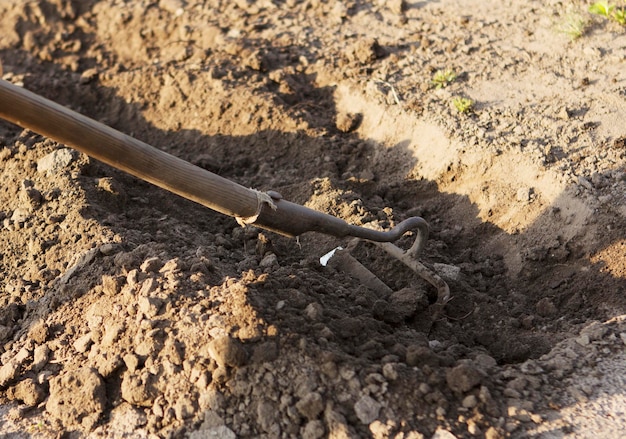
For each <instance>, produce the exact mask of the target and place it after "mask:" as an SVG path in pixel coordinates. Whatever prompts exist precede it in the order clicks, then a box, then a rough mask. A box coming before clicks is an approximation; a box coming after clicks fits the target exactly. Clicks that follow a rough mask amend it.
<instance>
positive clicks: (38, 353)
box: [31, 344, 50, 372]
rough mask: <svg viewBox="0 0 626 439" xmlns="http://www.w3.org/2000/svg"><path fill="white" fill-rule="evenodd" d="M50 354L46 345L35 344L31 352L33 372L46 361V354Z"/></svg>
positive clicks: (40, 367)
mask: <svg viewBox="0 0 626 439" xmlns="http://www.w3.org/2000/svg"><path fill="white" fill-rule="evenodd" d="M49 355H50V348H49V347H48V345H45V344H42V345H38V346H35V350H34V352H33V364H32V365H31V368H32V369H33V370H34V371H35V372H39V371H40V370H41V369H43V367H44V366H45V365H46V364H47V363H48V356H49Z"/></svg>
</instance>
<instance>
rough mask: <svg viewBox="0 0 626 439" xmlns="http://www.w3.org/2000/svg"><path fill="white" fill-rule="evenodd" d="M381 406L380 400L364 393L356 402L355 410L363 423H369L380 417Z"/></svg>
mask: <svg viewBox="0 0 626 439" xmlns="http://www.w3.org/2000/svg"><path fill="white" fill-rule="evenodd" d="M381 407H382V406H381V404H380V403H379V402H378V401H376V400H375V399H373V398H372V397H370V396H368V395H363V396H362V397H361V398H360V399H359V400H358V401H357V402H356V403H355V404H354V412H355V414H356V416H357V418H359V420H360V421H361V422H362V423H363V424H366V425H369V424H371V423H372V422H374V421H375V420H376V418H378V414H379V413H380V409H381Z"/></svg>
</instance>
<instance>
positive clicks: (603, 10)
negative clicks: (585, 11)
mask: <svg viewBox="0 0 626 439" xmlns="http://www.w3.org/2000/svg"><path fill="white" fill-rule="evenodd" d="M613 9H615V6H614V5H611V4H609V2H606V1H600V2H595V3H594V4H592V5H591V6H589V12H591V13H592V14H596V15H601V16H603V17H606V18H610V17H611V13H612V12H613Z"/></svg>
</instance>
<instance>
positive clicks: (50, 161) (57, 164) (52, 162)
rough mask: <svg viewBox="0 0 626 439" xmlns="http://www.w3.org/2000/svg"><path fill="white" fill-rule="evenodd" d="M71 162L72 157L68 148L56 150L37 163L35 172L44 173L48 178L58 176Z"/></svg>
mask: <svg viewBox="0 0 626 439" xmlns="http://www.w3.org/2000/svg"><path fill="white" fill-rule="evenodd" d="M73 160H74V155H73V154H72V151H71V150H69V149H68V148H62V149H57V150H56V151H54V152H51V153H50V154H48V155H46V156H44V157H42V158H41V159H39V160H38V161H37V172H41V173H43V172H45V173H46V174H47V175H49V176H50V175H54V174H58V173H59V172H61V171H63V170H64V169H65V168H66V167H67V166H68V165H69V164H70V163H72V161H73Z"/></svg>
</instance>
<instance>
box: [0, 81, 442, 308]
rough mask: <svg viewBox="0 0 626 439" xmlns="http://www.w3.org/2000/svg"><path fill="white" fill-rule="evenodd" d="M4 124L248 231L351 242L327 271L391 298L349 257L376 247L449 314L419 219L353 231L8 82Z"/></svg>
mask: <svg viewBox="0 0 626 439" xmlns="http://www.w3.org/2000/svg"><path fill="white" fill-rule="evenodd" d="M0 117H1V118H3V119H6V120H7V121H9V122H12V123H14V124H16V125H19V126H21V127H22V128H26V129H29V130H32V131H34V132H36V133H38V134H41V135H43V136H46V137H49V138H51V139H53V140H55V141H57V142H59V143H63V144H65V145H67V146H70V147H72V148H74V149H76V150H78V151H81V152H83V153H85V154H87V155H89V156H91V157H93V158H95V159H97V160H100V161H102V162H104V163H106V164H108V165H110V166H113V167H114V168H117V169H120V170H122V171H125V172H128V173H129V174H131V175H133V176H135V177H138V178H140V179H142V180H145V181H147V182H150V183H152V184H154V185H156V186H159V187H161V188H163V189H166V190H168V191H170V192H173V193H175V194H177V195H180V196H182V197H184V198H187V199H189V200H192V201H195V202H197V203H199V204H201V205H203V206H206V207H208V208H210V209H213V210H215V211H217V212H220V213H222V214H224V215H229V216H231V217H234V218H235V219H236V220H237V222H238V223H239V224H241V225H242V226H245V225H254V226H255V227H259V228H262V229H266V230H270V231H272V232H276V233H279V234H281V235H285V236H289V237H296V236H299V235H302V234H303V233H307V232H318V233H323V234H327V235H331V236H335V237H338V238H345V237H352V238H353V239H352V240H350V242H349V244H348V245H347V246H346V249H343V248H341V247H337V248H336V249H335V250H333V251H332V252H330V253H328V254H327V255H325V256H324V257H322V258H321V259H320V262H321V263H322V264H323V265H326V264H327V263H331V261H332V263H333V264H334V265H335V266H336V267H337V268H339V269H340V270H343V271H345V272H347V273H348V274H350V275H351V276H352V277H354V278H356V279H358V280H359V281H360V282H362V283H364V284H365V285H366V286H368V287H370V288H372V289H374V290H381V289H382V291H381V292H389V291H390V288H389V287H388V286H387V285H385V284H384V283H383V282H382V281H381V280H380V279H378V278H377V277H376V276H375V275H374V274H373V273H372V272H371V271H369V270H368V269H367V268H366V267H364V266H363V265H362V264H361V263H360V262H358V261H357V260H356V259H355V258H354V257H352V256H351V255H350V254H349V252H350V250H353V249H354V248H355V247H356V245H357V244H358V242H360V240H365V241H370V242H373V243H375V244H376V245H378V246H380V247H381V248H382V249H384V250H385V251H386V252H387V253H389V254H390V255H391V256H393V257H394V258H397V259H399V260H400V261H402V262H403V263H404V264H406V265H407V266H408V267H409V268H410V269H411V270H413V271H415V272H416V273H417V274H418V275H419V276H420V277H422V278H423V279H425V280H426V281H427V282H429V283H430V284H431V285H433V286H434V287H435V288H436V289H437V297H438V298H437V303H438V304H439V305H441V306H443V305H444V304H445V303H446V301H447V300H448V299H449V294H450V290H449V288H448V285H447V284H446V283H445V282H444V281H443V280H442V279H441V278H440V277H439V276H437V275H436V274H435V273H433V272H432V271H430V270H429V269H427V268H426V267H425V266H424V265H422V264H421V263H420V262H419V261H418V260H417V255H418V254H419V252H420V251H421V250H422V249H423V247H424V245H425V243H426V240H427V239H428V224H427V223H426V221H425V220H424V219H422V218H420V217H412V218H409V219H407V220H404V221H402V222H401V223H399V224H398V225H396V227H394V228H392V229H391V230H388V231H381V230H375V229H373V228H366V227H361V226H356V225H352V224H348V223H347V222H345V221H344V220H342V219H340V218H337V217H334V216H332V215H328V214H325V213H322V212H318V211H316V210H313V209H309V208H307V207H305V206H301V205H298V204H295V203H292V202H289V201H287V200H285V199H283V197H282V196H281V195H280V194H279V193H278V192H275V191H267V192H260V191H258V190H255V189H249V188H246V187H244V186H242V185H240V184H238V183H235V182H233V181H230V180H228V179H226V178H224V177H221V176H219V175H216V174H214V173H212V172H209V171H207V170H205V169H203V168H200V167H198V166H195V165H193V164H191V163H189V162H186V161H184V160H182V159H180V158H178V157H175V156H173V155H170V154H168V153H166V152H164V151H162V150H159V149H157V148H154V147H152V146H150V145H148V144H146V143H144V142H142V141H140V140H138V139H135V138H133V137H131V136H128V135H126V134H123V133H121V132H119V131H117V130H115V129H113V128H111V127H109V126H106V125H104V124H102V123H100V122H97V121H95V120H92V119H90V118H88V117H85V116H83V115H81V114H78V113H76V112H74V111H72V110H70V109H68V108H66V107H63V106H61V105H59V104H56V103H55V102H52V101H50V100H48V99H45V98H43V97H42V96H39V95H37V94H34V93H32V92H30V91H28V90H25V89H24V88H22V87H18V86H16V85H13V84H11V83H10V82H8V81H5V80H2V79H0ZM410 231H413V232H414V233H415V234H416V239H415V241H414V243H413V245H412V246H411V247H410V248H409V249H408V250H406V251H405V250H402V249H401V248H399V247H397V246H396V245H394V244H393V242H394V241H396V240H398V239H399V238H400V237H401V236H403V235H404V234H405V233H407V232H410Z"/></svg>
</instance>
